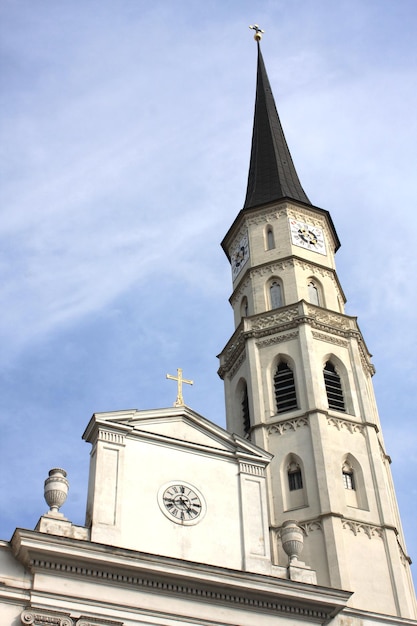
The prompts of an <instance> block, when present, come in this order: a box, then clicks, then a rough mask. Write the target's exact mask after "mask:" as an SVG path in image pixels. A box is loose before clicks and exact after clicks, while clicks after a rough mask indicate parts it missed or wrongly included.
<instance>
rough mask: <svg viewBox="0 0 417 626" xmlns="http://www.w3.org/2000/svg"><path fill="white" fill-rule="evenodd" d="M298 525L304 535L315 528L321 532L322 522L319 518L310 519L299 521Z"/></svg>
mask: <svg viewBox="0 0 417 626" xmlns="http://www.w3.org/2000/svg"><path fill="white" fill-rule="evenodd" d="M298 525H299V526H300V528H302V529H303V531H304V534H305V536H306V537H308V535H309V534H310V533H312V532H314V531H316V530H320V531H321V532H322V531H323V524H322V523H321V520H319V519H314V520H310V521H308V522H299V524H298Z"/></svg>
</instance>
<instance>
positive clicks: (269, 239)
mask: <svg viewBox="0 0 417 626" xmlns="http://www.w3.org/2000/svg"><path fill="white" fill-rule="evenodd" d="M274 248H275V239H274V231H273V230H272V226H268V227H267V229H266V249H267V250H273V249H274Z"/></svg>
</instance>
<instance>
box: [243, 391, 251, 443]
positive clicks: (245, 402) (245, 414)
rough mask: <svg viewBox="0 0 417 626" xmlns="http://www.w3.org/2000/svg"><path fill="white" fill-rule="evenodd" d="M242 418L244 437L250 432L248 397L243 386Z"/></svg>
mask: <svg viewBox="0 0 417 626" xmlns="http://www.w3.org/2000/svg"><path fill="white" fill-rule="evenodd" d="M242 417H243V430H244V432H245V434H246V435H248V434H249V432H250V415H249V397H248V388H247V387H246V386H245V389H244V390H243V400H242Z"/></svg>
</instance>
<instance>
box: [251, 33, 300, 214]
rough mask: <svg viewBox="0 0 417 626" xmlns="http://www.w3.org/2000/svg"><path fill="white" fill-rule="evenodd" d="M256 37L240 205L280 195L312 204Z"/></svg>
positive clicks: (271, 199)
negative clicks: (249, 146) (253, 95)
mask: <svg viewBox="0 0 417 626" xmlns="http://www.w3.org/2000/svg"><path fill="white" fill-rule="evenodd" d="M255 26H256V25H255ZM258 30H259V29H258ZM260 32H262V31H260ZM255 39H256V42H257V46H258V73H257V81H256V101H255V115H254V121H253V135H252V151H251V157H250V166H249V177H248V188H247V192H246V200H245V204H244V207H243V208H244V209H249V208H252V207H255V206H259V205H261V204H266V203H268V202H273V201H275V200H280V199H281V198H291V199H293V200H299V201H301V202H305V203H307V204H311V203H310V200H309V199H308V198H307V196H306V194H305V192H304V189H303V188H302V187H301V183H300V181H299V178H298V176H297V172H296V171H295V167H294V163H293V161H292V158H291V154H290V151H289V149H288V146H287V142H286V141H285V137H284V132H283V130H282V126H281V122H280V120H279V117H278V112H277V108H276V106H275V101H274V96H273V95H272V90H271V86H270V84H269V80H268V75H267V73H266V69H265V65H264V60H263V58H262V53H261V48H260V45H259V39H260V37H259V36H258V37H256V35H255Z"/></svg>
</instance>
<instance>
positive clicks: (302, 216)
mask: <svg viewBox="0 0 417 626" xmlns="http://www.w3.org/2000/svg"><path fill="white" fill-rule="evenodd" d="M287 214H288V217H292V218H293V219H295V220H300V221H301V222H305V221H306V218H308V222H309V224H311V225H312V226H317V227H318V228H323V227H325V225H326V222H325V220H324V219H323V218H318V217H317V213H314V212H313V211H309V210H308V209H306V208H304V207H303V210H302V211H300V210H299V209H298V208H297V207H295V206H294V205H291V206H289V207H288V209H287Z"/></svg>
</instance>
